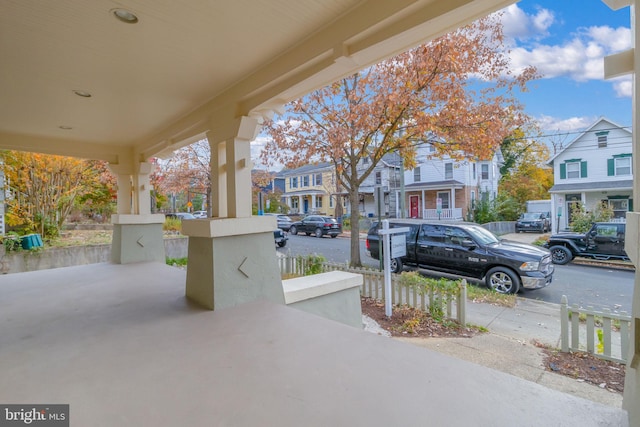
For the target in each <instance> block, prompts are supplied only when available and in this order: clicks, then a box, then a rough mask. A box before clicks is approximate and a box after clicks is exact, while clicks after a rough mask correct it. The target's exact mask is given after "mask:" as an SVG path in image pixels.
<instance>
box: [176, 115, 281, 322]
mask: <svg viewBox="0 0 640 427" xmlns="http://www.w3.org/2000/svg"><path fill="white" fill-rule="evenodd" d="M218 120H219V121H218V122H215V123H212V125H211V129H212V130H210V131H209V132H207V139H208V140H209V145H210V147H211V161H210V164H211V177H212V181H213V182H212V193H213V194H212V199H213V200H212V208H213V209H212V213H213V218H203V219H192V220H189V221H183V222H182V233H183V234H185V235H187V236H189V261H188V264H187V284H186V295H187V297H188V298H189V299H191V300H193V301H195V302H197V303H198V304H200V305H202V306H204V307H206V308H209V309H211V310H215V309H218V308H224V307H231V306H235V305H239V304H242V303H245V302H249V301H254V300H257V299H267V300H270V301H273V302H276V303H282V304H284V292H283V288H282V280H281V278H280V270H279V267H278V264H277V262H276V253H275V244H274V242H273V230H275V229H276V227H277V225H276V219H275V217H271V216H259V217H258V216H256V217H252V216H251V157H250V143H251V141H252V140H253V139H254V138H255V137H256V135H257V133H258V131H259V130H260V127H261V123H262V121H261V120H260V119H259V118H256V117H240V118H234V119H228V121H227V122H224V118H219V119H218Z"/></svg>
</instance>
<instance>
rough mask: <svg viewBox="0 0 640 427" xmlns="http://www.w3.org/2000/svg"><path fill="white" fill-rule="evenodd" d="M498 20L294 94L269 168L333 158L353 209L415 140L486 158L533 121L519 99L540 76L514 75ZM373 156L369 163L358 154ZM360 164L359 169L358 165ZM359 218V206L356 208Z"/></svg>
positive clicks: (266, 155) (276, 131)
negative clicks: (394, 155)
mask: <svg viewBox="0 0 640 427" xmlns="http://www.w3.org/2000/svg"><path fill="white" fill-rule="evenodd" d="M498 18H499V16H498V15H493V16H490V17H486V18H484V19H481V20H478V21H476V22H474V23H473V24H471V25H469V26H467V27H464V28H461V29H459V30H457V31H454V32H451V33H449V34H446V35H444V36H442V37H440V38H438V39H435V40H433V41H432V42H430V43H428V44H426V45H423V46H419V47H417V48H415V49H412V50H410V51H408V52H405V53H402V54H400V55H398V56H396V57H394V58H391V59H389V60H387V61H384V62H381V63H379V64H376V65H373V66H371V67H369V68H367V69H365V70H363V71H361V72H359V73H357V74H354V75H351V76H348V77H345V78H343V79H342V80H340V81H337V82H335V83H334V84H332V85H329V86H327V87H324V88H322V89H319V90H317V91H314V92H312V93H310V94H309V95H307V96H305V97H303V98H301V99H298V100H296V101H294V102H292V103H290V104H288V105H287V107H286V113H285V114H284V115H283V117H281V118H279V120H274V121H272V122H270V123H268V124H267V131H268V133H269V134H270V136H271V137H272V141H271V143H269V144H267V146H266V147H265V150H264V151H263V153H262V158H263V161H264V162H265V163H267V164H269V162H272V161H275V160H277V161H279V162H281V163H284V164H285V165H287V167H297V166H300V165H302V164H307V163H309V162H313V161H331V162H333V163H334V165H335V168H336V171H337V176H338V180H339V184H340V186H341V187H342V188H343V189H344V190H345V191H346V192H347V193H348V195H349V201H350V206H352V207H353V208H354V209H355V208H356V207H357V206H358V190H359V187H360V185H361V184H362V183H363V181H364V180H365V179H366V178H367V177H368V176H369V175H370V174H371V173H372V172H373V170H374V168H375V166H376V165H377V164H378V163H379V162H380V160H381V159H382V157H383V156H384V155H385V154H387V153H391V152H399V153H400V154H401V155H402V156H403V158H404V159H405V164H406V166H407V167H408V168H411V167H413V166H414V165H415V146H416V144H418V143H420V142H422V141H424V140H426V139H427V138H428V137H429V135H436V136H437V139H436V141H435V143H434V145H435V148H436V150H437V152H438V153H439V155H441V156H442V155H445V154H446V155H449V156H451V157H453V158H461V157H466V158H479V159H490V158H491V157H492V156H493V154H494V153H495V150H496V149H497V148H498V146H499V144H500V142H501V141H502V140H503V139H504V138H505V137H506V136H507V135H508V134H509V133H510V132H512V130H513V129H515V128H517V127H519V126H522V125H523V123H525V122H526V121H527V118H526V116H524V115H523V114H522V108H521V106H520V104H519V103H518V102H517V100H516V99H515V97H514V93H515V91H517V90H525V89H526V88H525V85H526V83H527V82H528V81H529V80H531V79H533V78H535V77H536V72H535V70H534V69H533V68H525V69H523V70H521V71H519V72H514V71H513V70H512V69H511V68H510V66H509V59H508V52H506V51H505V49H504V46H503V43H502V42H503V33H502V26H501V24H500V22H499V19H498ZM365 156H366V157H369V158H370V160H371V161H370V162H369V163H368V164H367V166H366V167H363V166H362V162H360V160H361V159H362V158H363V157H365ZM359 166H360V167H359ZM352 213H353V214H357V212H352ZM358 233H359V227H358V222H357V221H353V222H352V240H351V264H352V265H360V264H361V261H360V252H359V243H358Z"/></svg>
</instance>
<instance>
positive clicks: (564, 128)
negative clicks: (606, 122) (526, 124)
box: [535, 115, 597, 132]
mask: <svg viewBox="0 0 640 427" xmlns="http://www.w3.org/2000/svg"><path fill="white" fill-rule="evenodd" d="M535 120H536V122H537V123H538V125H539V126H540V129H542V130H543V132H545V131H546V132H549V131H551V132H556V131H558V132H575V131H581V130H584V129H586V128H588V127H589V126H591V125H592V124H593V123H594V122H595V121H596V120H597V117H570V118H568V119H559V118H557V117H551V116H545V115H542V116H540V117H537V118H536V119H535Z"/></svg>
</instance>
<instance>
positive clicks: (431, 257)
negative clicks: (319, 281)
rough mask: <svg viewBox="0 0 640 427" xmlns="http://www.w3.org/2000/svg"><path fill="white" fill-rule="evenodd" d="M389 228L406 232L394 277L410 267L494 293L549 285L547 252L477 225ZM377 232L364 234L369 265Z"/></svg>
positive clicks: (406, 223)
mask: <svg viewBox="0 0 640 427" xmlns="http://www.w3.org/2000/svg"><path fill="white" fill-rule="evenodd" d="M389 226H390V227H391V228H395V227H409V229H410V231H409V232H408V233H405V238H406V246H407V248H406V249H407V254H406V255H405V256H403V257H401V258H394V259H392V260H391V269H392V270H393V271H394V272H396V273H398V272H400V271H402V270H403V267H404V266H405V265H410V266H415V267H420V268H426V269H428V270H433V271H438V272H442V273H448V274H454V275H457V276H462V277H471V278H475V279H481V280H482V279H484V281H485V283H486V285H487V286H488V287H489V288H491V289H494V290H496V291H497V292H500V293H516V292H518V291H519V290H520V289H521V288H524V289H540V288H544V287H545V286H547V285H549V284H550V283H551V281H552V279H553V270H554V267H553V264H552V262H551V254H550V253H549V251H548V250H547V249H544V248H540V247H538V246H534V245H530V244H527V243H519V242H513V241H508V240H501V239H499V238H498V237H496V236H495V235H494V234H493V233H491V232H490V231H489V230H487V229H485V228H484V227H481V226H480V225H478V224H474V223H458V222H456V223H453V222H452V223H443V222H430V221H425V220H415V219H395V220H394V219H392V220H389ZM378 230H379V226H378V224H377V223H376V224H374V225H373V226H372V227H371V228H370V229H369V232H368V234H367V242H366V247H367V250H368V251H369V255H370V256H371V257H372V258H374V259H379V242H380V238H379V235H378Z"/></svg>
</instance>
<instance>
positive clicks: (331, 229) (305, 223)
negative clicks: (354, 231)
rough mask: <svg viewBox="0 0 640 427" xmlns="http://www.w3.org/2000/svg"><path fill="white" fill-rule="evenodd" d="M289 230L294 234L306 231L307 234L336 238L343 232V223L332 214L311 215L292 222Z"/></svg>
mask: <svg viewBox="0 0 640 427" xmlns="http://www.w3.org/2000/svg"><path fill="white" fill-rule="evenodd" d="M289 232H290V233H291V234H293V235H294V236H295V235H296V234H298V233H305V234H306V235H307V236H310V235H311V234H313V235H314V236H316V237H322V236H326V235H329V236H331V238H334V237H337V236H338V234H340V233H342V225H341V224H340V223H338V221H337V220H336V219H335V218H332V217H330V216H321V215H309V216H307V217H304V218H303V219H302V220H301V221H296V222H294V223H293V224H291V227H290V228H289Z"/></svg>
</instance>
